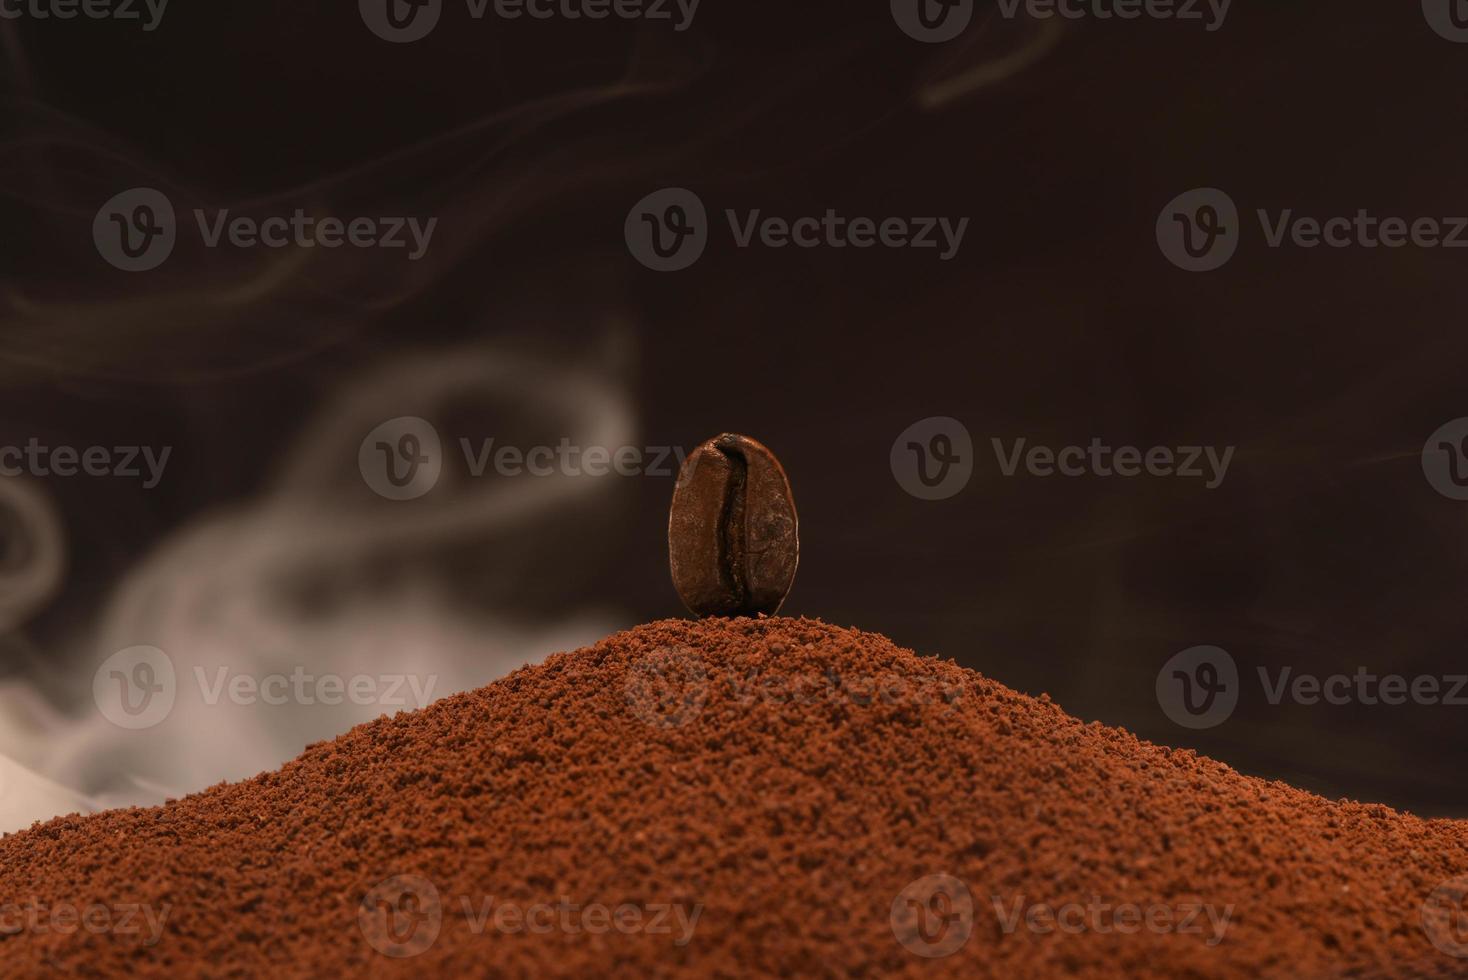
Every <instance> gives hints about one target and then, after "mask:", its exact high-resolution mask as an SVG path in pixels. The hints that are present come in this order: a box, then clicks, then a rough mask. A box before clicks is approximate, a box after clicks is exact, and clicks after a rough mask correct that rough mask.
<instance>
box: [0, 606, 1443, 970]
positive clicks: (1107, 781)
mask: <svg viewBox="0 0 1468 980" xmlns="http://www.w3.org/2000/svg"><path fill="white" fill-rule="evenodd" d="M1465 872H1468V825H1465V824H1463V823H1459V822H1454V821H1442V820H1435V821H1433V820H1420V819H1417V818H1414V817H1411V816H1406V815H1402V814H1398V813H1395V812H1393V811H1391V810H1389V809H1387V808H1386V807H1382V806H1369V805H1360V804H1355V803H1333V802H1329V801H1326V800H1324V799H1321V798H1319V797H1316V796H1312V795H1311V794H1308V793H1305V792H1301V791H1299V790H1295V789H1292V788H1290V787H1288V786H1285V785H1282V784H1279V783H1271V782H1265V781H1262V780H1259V779H1253V778H1249V777H1245V776H1242V775H1239V774H1238V773H1236V772H1234V771H1233V770H1231V769H1229V768H1228V767H1227V766H1224V765H1222V764H1220V763H1217V762H1213V761H1210V760H1208V759H1203V758H1199V757H1198V756H1197V755H1195V754H1193V753H1191V752H1185V751H1174V750H1171V749H1167V748H1161V747H1158V746H1154V745H1150V744H1147V743H1144V742H1140V741H1138V740H1137V739H1136V738H1134V737H1133V736H1131V735H1129V734H1127V733H1126V732H1124V731H1119V730H1117V729H1113V728H1106V727H1103V726H1101V725H1099V724H1089V725H1088V724H1082V723H1081V722H1079V721H1077V720H1075V719H1073V718H1071V717H1069V716H1067V715H1066V714H1065V713H1064V712H1062V711H1061V710H1060V709H1059V708H1058V707H1056V706H1055V705H1053V704H1051V703H1049V701H1048V700H1047V699H1046V698H1044V697H1041V698H1039V699H1038V700H1037V699H1033V698H1030V697H1027V696H1025V695H1021V694H1018V693H1015V692H1014V691H1011V690H1009V689H1007V688H1005V687H1003V686H1002V685H1000V684H997V683H995V682H993V681H990V680H987V679H985V678H983V677H981V676H980V675H978V674H975V673H973V672H972V671H969V670H965V669H962V668H959V667H957V666H955V665H953V664H951V663H947V662H942V661H938V660H934V659H926V658H920V657H918V656H916V655H914V654H913V653H911V652H909V651H906V650H902V649H899V648H897V647H895V646H894V645H893V644H892V643H890V642H889V641H888V640H886V639H885V638H883V637H881V636H875V635H872V634H868V633H860V632H854V631H850V630H845V629H839V628H837V627H833V626H830V625H827V624H824V623H820V622H816V621H812V620H806V619H801V620H793V619H762V620H748V619H741V620H733V621H704V622H685V621H667V622H661V623H654V624H652V625H650V626H645V627H642V628H639V629H635V630H632V631H630V632H626V633H621V634H618V635H616V636H613V637H610V638H608V639H606V640H604V641H603V642H601V643H599V644H597V645H596V646H594V647H591V648H589V649H585V650H580V651H577V652H575V653H569V654H559V655H556V656H554V657H551V658H550V659H549V660H547V661H546V662H545V663H544V664H541V665H539V666H534V667H528V668H525V669H522V670H519V671H517V672H516V673H514V674H512V675H511V676H509V677H507V678H505V679H503V680H501V681H499V682H497V683H495V684H492V685H490V686H489V687H486V688H484V689H482V690H479V691H475V692H472V693H467V694H462V695H457V696H454V697H450V698H447V699H445V700H443V701H441V702H438V703H436V704H434V705H433V706H431V707H429V708H428V709H426V710H423V711H418V712H415V713H412V714H400V715H398V716H396V717H393V718H382V719H379V720H378V721H375V722H372V723H371V724H367V725H363V726H361V727H358V728H356V729H353V730H352V731H350V732H348V733H346V734H345V735H343V736H341V737H340V738H338V739H336V740H335V741H332V742H328V743H322V744H318V745H314V746H312V747H310V748H309V749H308V750H307V751H306V752H305V753H304V754H303V755H302V756H301V757H300V759H298V760H297V761H295V762H292V763H290V764H289V765H287V766H285V767H284V768H283V769H281V770H280V771H279V772H275V773H269V774H266V775H262V776H259V777H256V778H254V779H251V780H247V781H245V782H242V783H238V784H233V785H221V786H217V787H215V788H213V789H210V790H208V791H207V792H204V793H200V794H197V795H194V796H190V797H188V798H186V799H182V800H178V801H174V802H171V803H169V804H168V805H166V806H163V807H157V808H152V809H132V810H119V811H112V812H107V813H101V814H97V815H94V816H90V817H67V818H62V819H57V820H53V821H51V822H49V823H46V824H41V825H37V826H36V827H33V828H32V829H30V830H28V831H26V832H24V833H21V834H16V835H12V836H9V837H7V838H5V839H4V840H3V841H0V961H3V962H4V964H5V968H4V969H5V973H6V974H7V975H11V976H21V975H26V976H29V975H39V974H41V973H43V972H45V973H49V972H51V971H52V970H58V969H59V970H64V971H67V972H76V973H80V974H82V975H89V976H101V975H111V974H121V973H123V972H127V973H131V974H135V975H191V974H210V975H220V976H245V975H259V974H271V975H292V976H303V977H307V976H310V977H315V976H333V975H340V974H344V973H352V974H359V973H360V974H361V975H368V974H369V973H371V974H376V973H379V972H381V973H393V974H419V975H424V976H441V975H499V974H504V975H514V976H522V975H523V976H529V975H542V974H563V975H576V976H597V975H606V974H609V973H610V974H617V975H636V976H641V975H647V974H653V975H662V974H669V973H674V972H680V973H693V974H700V975H723V976H749V975H754V974H777V973H786V974H789V973H795V974H801V975H819V974H831V973H843V974H851V975H857V976H871V977H876V976H886V975H889V974H904V973H911V974H913V975H917V974H931V973H933V972H934V971H935V970H936V971H937V972H940V973H949V972H952V973H954V974H957V975H967V976H995V977H1053V976H1064V975H1074V976H1096V977H1120V976H1130V977H1148V976H1169V977H1214V976H1260V975H1262V976H1291V977H1323V976H1340V975H1343V974H1348V973H1349V974H1351V975H1366V976H1383V975H1391V976H1397V975H1401V976H1420V975H1460V974H1461V972H1462V971H1464V970H1465V968H1468V959H1456V958H1454V956H1453V955H1452V952H1453V949H1452V948H1451V944H1452V943H1453V942H1454V941H1460V940H1458V937H1457V935H1456V934H1455V933H1453V932H1452V931H1451V930H1450V929H1449V928H1448V927H1449V926H1451V925H1452V924H1453V923H1451V922H1446V921H1438V920H1436V919H1434V918H1433V916H1435V915H1437V914H1438V913H1439V912H1442V913H1443V914H1448V913H1451V912H1454V911H1456V909H1455V908H1450V907H1448V906H1446V905H1444V906H1442V907H1441V908H1440V907H1439V906H1438V905H1434V904H1432V903H1433V902H1434V901H1435V900H1440V899H1442V898H1443V897H1444V895H1445V894H1447V893H1445V892H1443V890H1442V889H1441V888H1440V887H1439V886H1442V885H1443V883H1444V882H1450V881H1451V879H1453V878H1454V877H1455V876H1459V875H1463V874H1464V873H1465ZM1451 887H1453V886H1451V885H1450V886H1449V888H1451ZM1434 895H1436V896H1437V899H1434V897H1433V896H1434ZM1447 897H1448V898H1450V899H1456V898H1459V897H1461V895H1447ZM1424 902H1427V903H1428V905H1429V913H1428V917H1427V918H1428V921H1427V924H1426V925H1424V912H1423V908H1424ZM1449 904H1451V903H1449ZM67 910H70V911H67ZM124 920H126V921H125V922H124ZM1439 926H1441V927H1442V929H1443V931H1442V933H1441V934H1440V935H1437V936H1434V935H1433V930H1434V929H1435V928H1438V927H1439ZM1461 952H1463V953H1464V954H1468V946H1464V947H1462V949H1461Z"/></svg>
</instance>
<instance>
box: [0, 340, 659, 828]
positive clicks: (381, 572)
mask: <svg viewBox="0 0 1468 980" xmlns="http://www.w3.org/2000/svg"><path fill="white" fill-rule="evenodd" d="M404 415H412V416H418V417H420V418H423V419H426V420H430V421H432V422H433V423H434V424H435V425H440V424H441V425H444V426H446V427H447V426H454V427H455V428H452V429H449V428H445V430H444V431H443V437H444V438H443V440H442V443H443V445H442V453H443V455H444V476H443V477H442V478H441V480H440V483H439V484H438V485H437V486H436V487H435V488H434V490H433V491H432V492H431V493H430V494H428V495H427V496H425V497H423V498H421V499H418V500H413V501H390V500H385V499H382V498H380V497H377V496H376V495H375V494H373V493H372V491H371V490H370V489H369V488H368V486H367V485H366V482H365V481H364V479H363V476H362V474H361V472H360V471H359V469H358V466H357V450H358V446H359V444H360V443H361V441H362V439H363V437H364V436H365V435H366V434H367V433H368V432H370V431H371V430H372V429H373V428H374V427H376V426H377V425H378V424H380V423H381V422H383V421H385V420H387V419H391V418H396V417H399V416H404ZM548 431H554V432H556V433H558V434H559V435H560V436H562V437H564V438H568V439H569V440H570V441H571V442H573V443H575V444H578V445H581V446H605V447H618V446H626V445H631V444H632V440H633V437H634V435H635V426H634V420H633V414H632V411H631V408H630V404H629V399H628V397H627V395H626V393H625V391H624V389H623V387H622V386H620V385H619V384H616V383H613V382H611V381H609V380H607V379H606V378H604V377H601V376H599V375H597V374H594V373H591V372H587V371H583V370H580V369H578V368H574V367H565V366H560V365H554V364H551V363H549V362H547V361H544V360H541V359H537V358H534V357H531V356H527V355H518V354H512V353H506V352H504V351H500V350H496V349H494V348H492V347H489V346H481V347H475V348H470V349H462V348H461V349H453V350H448V351H445V352H441V353H432V354H423V355H418V356H412V357H404V358H398V359H397V360H395V361H394V363H393V364H392V365H391V366H390V367H389V368H387V369H385V370H382V371H378V372H375V373H373V374H372V375H371V376H368V377H364V378H362V379H361V380H360V381H358V382H356V383H354V384H352V385H351V386H349V387H348V389H347V390H346V391H344V392H343V393H342V394H341V395H340V396H339V397H337V398H336V399H334V401H333V402H332V403H331V404H330V405H329V407H328V408H327V409H326V410H325V411H323V412H322V413H321V414H320V415H319V416H318V417H317V418H316V420H315V421H314V422H313V423H312V424H310V425H308V426H307V427H306V428H305V429H304V431H303V432H302V433H301V434H300V436H299V437H298V438H296V439H295V440H294V443H293V448H292V449H291V450H290V451H289V452H288V453H287V454H286V455H285V457H284V458H285V464H284V466H283V467H282V468H281V470H280V472H279V475H278V476H277V477H276V478H275V479H274V480H273V481H272V482H271V483H270V485H269V486H268V488H267V490H266V492H265V493H264V494H263V495H262V496H261V497H260V498H259V499H258V500H256V501H254V502H252V503H250V504H248V505H246V506H241V507H238V508H236V509H234V510H231V511H228V512H225V513H219V514H215V515H213V516H212V517H209V518H207V519H205V520H202V521H199V522H197V523H195V524H192V525H190V526H186V527H185V528H183V529H181V530H180V531H178V532H176V533H175V534H173V535H172V536H171V537H170V538H168V539H166V540H165V541H164V542H162V543H161V544H160V545H159V546H158V547H157V548H156V549H155V550H154V551H153V553H152V554H151V555H150V556H149V557H148V558H146V559H145V560H144V561H143V562H142V563H141V565H140V566H139V567H138V568H136V569H135V570H134V571H133V572H131V573H130V574H128V575H127V576H126V577H125V578H124V579H123V581H121V583H120V584H119V585H118V587H117V588H116V590H115V591H114V593H113V595H112V598H111V600H110V602H109V603H108V605H107V608H106V609H105V610H104V612H103V614H102V616H101V618H100V621H99V624H98V627H97V629H96V631H95V638H94V641H93V643H92V648H93V655H92V656H91V657H90V659H89V660H88V661H87V663H88V665H89V667H93V666H97V665H99V664H101V663H102V661H103V660H105V659H106V658H107V657H108V656H109V655H110V654H112V653H114V652H116V651H119V650H124V649H127V648H132V647H136V646H139V645H147V646H151V647H156V648H158V649H159V650H161V651H163V652H164V653H165V654H166V655H167V656H168V658H169V660H170V661H171V664H172V668H173V679H174V681H175V684H176V695H175V701H174V704H173V707H172V709H171V711H169V713H168V714H167V716H166V717H165V718H164V719H163V720H162V721H161V722H159V723H157V724H155V725H153V726H152V727H148V728H144V729H140V730H126V729H124V728H121V727H119V726H117V725H115V724H114V723H113V721H110V720H109V719H108V718H107V717H106V716H105V715H104V714H103V713H102V712H101V711H100V710H99V709H98V707H97V706H96V705H94V703H93V701H92V696H91V691H92V682H93V676H92V675H91V674H90V673H89V672H87V671H84V670H81V669H79V670H78V676H76V677H74V678H70V679H69V681H70V682H71V686H72V687H73V688H74V690H72V691H71V694H72V695H73V696H74V701H73V703H75V704H77V705H79V706H80V708H79V709H78V710H79V717H70V718H65V717H62V716H60V715H58V714H56V713H55V712H53V711H48V710H46V709H44V708H40V709H38V708H37V706H36V703H35V702H36V699H35V697H34V692H33V691H31V690H29V687H28V685H26V684H25V683H23V682H21V683H17V682H10V683H8V684H6V685H4V686H3V687H0V734H3V735H4V736H5V738H6V743H5V745H6V748H5V752H6V753H7V754H9V755H11V756H12V757H13V759H14V761H16V762H19V763H20V764H21V765H23V766H26V767H29V768H30V769H32V770H34V771H35V773H36V774H38V778H39V779H40V780H45V781H49V783H54V784H56V785H57V787H58V789H59V788H60V787H66V788H67V789H66V790H60V793H61V795H60V796H56V795H54V794H53V795H52V796H45V795H44V794H42V796H41V797H39V798H38V799H37V802H36V803H35V805H34V806H32V807H30V808H28V809H26V812H25V813H14V814H11V813H7V812H6V811H4V810H0V821H4V822H5V825H4V826H0V829H8V830H14V829H18V827H19V826H22V825H24V824H18V823H17V821H18V820H20V819H22V817H25V818H28V819H26V820H25V823H29V820H31V819H42V818H45V817H49V816H52V815H55V813H57V812H61V811H58V810H56V809H51V810H49V811H48V810H47V808H48V807H52V808H54V807H57V806H61V807H62V808H63V809H75V808H76V801H77V800H78V799H79V798H80V796H85V797H86V798H88V799H89V800H90V801H91V803H92V805H93V806H97V807H101V806H116V805H125V804H152V803H157V802H161V801H162V800H163V799H165V798H167V797H169V796H177V795H181V794H184V793H189V792H195V791H198V790H201V789H204V788H206V787H208V786H210V785H212V784H214V783H217V782H220V781H223V780H234V779H240V778H244V777H248V776H251V775H254V774H256V773H258V772H261V771H265V770H269V769H272V768H275V767H277V766H279V765H281V764H282V763H284V762H286V761H288V760H289V759H291V758H293V757H294V756H296V755H297V754H299V753H300V752H301V750H302V749H303V748H304V747H305V746H306V745H308V744H310V743H311V742H314V741H319V740H322V739H328V738H332V737H334V736H336V735H338V734H340V733H342V732H343V731H345V730H347V729H348V728H350V727H352V726H353V725H355V724H358V723H361V722H364V721H368V720H370V719H372V718H373V717H376V716H378V715H380V714H383V713H387V714H391V713H393V712H394V711H395V710H411V709H413V708H417V707H420V706H421V704H419V703H418V702H419V701H420V700H426V701H431V700H434V699H437V698H440V697H442V696H444V695H447V694H451V693H454V692H457V691H462V690H468V689H473V688H476V687H479V686H482V685H484V684H486V683H488V682H490V681H492V680H494V679H496V678H498V677H500V676H503V675H504V674H505V673H507V672H508V671H510V670H512V669H514V668H515V667H517V666H520V665H521V664H524V663H526V662H530V661H533V660H538V659H540V658H541V657H543V656H544V655H546V654H548V653H550V652H553V651H555V650H563V649H573V648H575V647H577V646H581V645H584V644H586V643H588V642H590V641H592V640H594V639H596V638H598V637H600V636H601V635H604V634H605V633H606V632H608V631H609V629H611V628H612V627H613V625H614V618H613V616H612V614H611V613H610V612H608V611H606V610H602V609H597V608H596V607H594V606H592V605H589V604H588V603H586V602H585V601H581V600H578V599H576V598H575V597H567V599H566V602H565V603H564V605H565V608H566V609H567V610H568V612H567V613H565V614H563V615H561V616H559V618H558V619H557V620H556V621H555V622H554V623H553V624H549V625H547V624H544V623H536V622H532V621H527V620H525V619H524V618H523V617H521V616H519V615H517V613H516V611H515V610H513V609H511V608H507V607H505V606H504V604H500V605H499V606H497V605H496V604H495V601H494V598H495V597H494V596H493V595H489V596H485V597H484V601H482V602H475V603H473V604H472V605H473V608H466V604H465V602H464V601H463V599H462V596H460V595H457V594H456V593H458V592H459V591H461V590H457V589H456V588H455V586H456V585H457V584H459V583H457V582H456V581H455V580H454V578H453V576H454V573H453V572H452V571H450V570H448V569H450V568H452V564H451V563H448V562H442V561H435V557H436V556H437V555H439V554H440V553H441V552H443V551H446V550H448V551H455V552H462V551H463V549H464V548H465V547H466V546H467V547H470V548H475V549H477V550H476V551H475V554H476V555H479V554H482V563H483V564H484V566H486V567H492V568H495V569H497V571H498V572H500V573H503V574H504V575H507V576H509V577H511V578H513V577H514V575H515V572H516V567H515V566H516V563H517V562H518V561H519V560H520V558H521V557H523V556H524V555H525V554H527V553H529V552H530V551H533V550H534V549H535V548H537V547H538V545H539V544H540V531H539V529H540V528H543V527H545V526H547V525H549V526H552V527H553V526H554V525H555V523H556V521H557V518H558V516H559V515H565V514H568V513H571V512H574V511H576V510H577V509H578V508H581V507H583V506H586V505H588V504H589V503H591V502H593V501H595V500H597V499H598V498H601V497H602V496H603V495H604V494H605V493H606V491H607V490H608V489H609V486H608V482H607V480H605V479H602V478H599V477H590V476H585V475H579V474H578V475H568V474H565V473H556V474H554V475H548V476H537V477H533V478H531V477H496V476H493V475H492V474H491V475H485V476H481V477H477V478H476V477H470V476H466V475H465V474H464V472H463V471H464V470H465V466H464V461H463V458H462V455H461V453H460V445H459V442H458V438H459V437H460V436H463V437H465V438H470V439H474V440H477V439H479V438H482V437H490V436H505V437H510V438H515V437H522V438H527V439H529V438H533V435H535V434H542V435H543V434H545V433H546V432H548ZM521 444H522V445H523V444H524V443H521ZM476 560H479V559H477V558H476ZM545 586H546V590H547V593H548V594H554V590H555V588H556V583H554V582H547V583H545ZM557 598H560V597H557ZM558 607H559V603H558ZM300 673H304V674H305V675H306V676H307V677H308V678H310V677H315V678H320V677H322V676H326V675H332V676H335V677H339V678H342V679H344V681H345V682H347V683H350V681H351V679H353V678H372V679H374V680H377V681H378V682H379V685H378V687H377V688H376V691H377V692H378V693H385V692H386V690H387V688H388V687H389V686H391V685H392V684H393V683H394V682H395V681H394V679H396V678H404V679H403V680H400V681H396V683H397V685H398V689H397V691H396V692H395V693H394V694H393V695H390V696H387V697H384V698H382V699H379V700H376V701H374V702H373V703H370V704H354V703H351V700H350V699H346V700H345V702H344V703H341V704H328V703H323V701H325V700H327V699H326V698H321V697H318V696H316V695H319V693H320V689H319V688H317V689H315V691H314V693H308V697H307V698H306V700H307V701H310V702H312V703H301V700H302V699H300V698H298V697H295V696H293V695H289V694H288V696H286V697H285V698H284V703H276V704H270V703H263V702H264V699H263V698H261V697H257V698H254V699H253V700H252V699H250V698H245V699H236V698H233V697H231V696H230V694H229V693H228V691H229V687H228V683H229V681H230V680H231V679H233V678H237V677H240V676H245V677H249V678H254V679H257V680H258V679H260V678H266V677H287V678H289V677H291V676H292V675H293V674H300ZM83 674H85V676H82V675H83ZM284 690H287V689H285V688H281V687H277V688H276V689H275V692H276V693H277V694H279V693H281V692H282V691H284ZM289 690H292V691H293V690H298V688H294V687H292V688H290V689H289ZM307 690H308V692H310V691H311V690H312V689H310V688H307ZM264 693H265V689H264V688H263V687H262V688H261V689H260V694H262V695H263V694H264ZM328 693H331V692H328ZM398 701H405V702H406V703H402V704H398V703H397V702H398ZM25 705H29V706H30V707H29V708H26V707H24V706H25ZM22 778H23V779H24V780H25V781H27V782H29V781H31V780H30V777H22ZM15 781H16V780H15V779H14V778H12V779H11V780H9V783H12V784H13V783H15ZM67 790H69V791H70V792H67Z"/></svg>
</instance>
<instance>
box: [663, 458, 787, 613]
mask: <svg viewBox="0 0 1468 980" xmlns="http://www.w3.org/2000/svg"><path fill="white" fill-rule="evenodd" d="M799 560H800V535H799V528H798V522H797V520H796V517H795V498H794V497H792V496H791V493H790V481H789V480H788V479H786V477H785V471H784V470H783V469H781V468H780V462H779V460H777V459H775V454H774V453H772V452H770V451H769V450H768V449H766V448H765V447H764V446H762V445H760V444H759V443H758V442H755V441H754V440H753V439H750V438H749V437H748V436H740V435H733V434H731V433H725V434H724V435H721V436H717V437H715V438H713V439H710V440H709V441H708V442H706V443H704V444H703V445H701V446H699V447H698V448H697V449H695V450H694V451H693V454H692V455H690V456H689V457H688V460H687V461H686V462H685V463H684V464H683V469H682V471H681V472H680V473H679V474H678V485H677V486H676V487H674V489H673V506H672V509H671V511H670V512H669V514H668V564H669V566H670V567H671V569H672V572H673V586H674V588H676V589H677V590H678V595H680V596H681V597H682V598H683V604H684V605H686V606H687V607H688V609H689V611H690V612H693V613H695V614H696V615H699V616H755V615H758V614H760V613H764V614H766V615H770V616H773V615H774V614H775V613H776V612H778V611H779V609H780V606H781V605H782V604H783V603H784V602H785V596H786V595H788V594H789V592H790V583H791V582H793V581H794V580H795V566H796V564H797V563H798V562H799Z"/></svg>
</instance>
